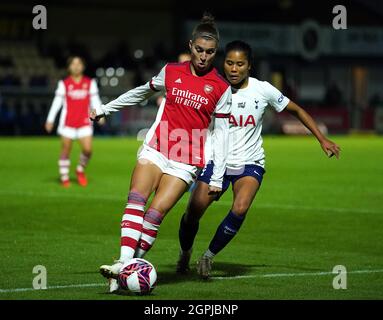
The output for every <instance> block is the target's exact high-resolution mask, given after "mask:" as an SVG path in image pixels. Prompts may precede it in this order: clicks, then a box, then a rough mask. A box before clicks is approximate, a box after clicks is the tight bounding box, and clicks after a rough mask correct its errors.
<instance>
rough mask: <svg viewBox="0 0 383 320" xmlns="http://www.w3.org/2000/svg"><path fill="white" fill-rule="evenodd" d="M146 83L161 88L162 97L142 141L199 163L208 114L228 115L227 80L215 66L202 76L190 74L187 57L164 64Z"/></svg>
mask: <svg viewBox="0 0 383 320" xmlns="http://www.w3.org/2000/svg"><path fill="white" fill-rule="evenodd" d="M149 85H150V87H151V88H152V89H153V90H156V91H159V90H165V92H166V99H165V102H163V103H162V105H161V107H160V109H159V111H158V114H157V118H156V121H155V122H154V124H153V125H152V127H151V129H150V130H149V132H148V135H147V136H146V139H145V143H146V144H147V145H149V146H150V147H152V148H155V149H156V150H157V151H159V152H161V153H162V154H164V155H165V156H166V157H167V158H168V159H171V160H175V161H178V162H183V163H187V164H191V165H194V166H198V167H203V166H204V165H205V163H204V162H205V161H204V158H205V157H204V145H205V140H206V134H207V130H208V128H209V125H210V122H211V119H212V117H213V116H215V117H229V113H230V105H228V104H227V100H228V98H229V96H230V95H231V92H230V90H231V89H230V85H229V83H228V82H227V81H226V80H225V79H224V78H223V77H222V76H221V75H220V74H219V73H218V71H217V70H216V69H215V68H213V69H212V70H211V71H209V72H208V73H207V74H205V75H203V76H195V75H193V74H192V72H191V68H190V61H187V62H184V63H169V64H167V65H166V66H165V67H164V68H163V69H162V70H161V72H160V73H159V74H158V75H157V76H156V77H154V78H153V79H152V80H151V81H150V83H149Z"/></svg>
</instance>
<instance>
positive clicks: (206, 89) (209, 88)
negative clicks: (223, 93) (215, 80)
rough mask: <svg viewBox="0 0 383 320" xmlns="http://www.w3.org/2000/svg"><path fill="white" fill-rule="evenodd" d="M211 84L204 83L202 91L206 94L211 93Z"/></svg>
mask: <svg viewBox="0 0 383 320" xmlns="http://www.w3.org/2000/svg"><path fill="white" fill-rule="evenodd" d="M213 89H214V88H213V86H211V85H210V84H205V86H204V88H203V91H205V93H206V94H209V93H212V92H213Z"/></svg>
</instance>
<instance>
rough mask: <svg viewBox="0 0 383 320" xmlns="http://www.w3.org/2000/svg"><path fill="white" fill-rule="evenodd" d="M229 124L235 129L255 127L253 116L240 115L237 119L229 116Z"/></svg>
mask: <svg viewBox="0 0 383 320" xmlns="http://www.w3.org/2000/svg"><path fill="white" fill-rule="evenodd" d="M229 123H230V124H232V125H233V126H235V127H247V126H255V125H256V122H255V118H254V116H253V115H251V114H250V115H248V116H244V115H242V114H241V115H240V116H239V117H234V116H233V115H230V119H229Z"/></svg>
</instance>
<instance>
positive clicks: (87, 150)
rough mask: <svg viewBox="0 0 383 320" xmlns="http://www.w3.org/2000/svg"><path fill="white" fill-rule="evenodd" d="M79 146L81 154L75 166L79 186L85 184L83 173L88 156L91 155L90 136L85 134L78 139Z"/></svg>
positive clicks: (86, 183)
mask: <svg viewBox="0 0 383 320" xmlns="http://www.w3.org/2000/svg"><path fill="white" fill-rule="evenodd" d="M79 143H80V146H81V154H80V159H79V163H78V165H77V167H76V176H77V181H78V184H79V185H80V186H83V187H85V186H87V185H88V179H87V178H86V175H85V168H86V166H87V165H88V162H89V160H90V157H91V156H92V136H87V137H83V138H80V139H79Z"/></svg>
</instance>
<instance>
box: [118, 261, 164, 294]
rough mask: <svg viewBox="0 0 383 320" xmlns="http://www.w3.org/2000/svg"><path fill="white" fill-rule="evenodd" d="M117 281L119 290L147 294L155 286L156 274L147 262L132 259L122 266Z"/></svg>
mask: <svg viewBox="0 0 383 320" xmlns="http://www.w3.org/2000/svg"><path fill="white" fill-rule="evenodd" d="M117 281H118V284H119V286H120V288H121V289H124V290H128V291H130V292H133V293H135V294H140V295H144V294H149V293H150V292H152V290H153V289H154V287H155V286H156V284H157V272H156V269H155V268H154V266H153V265H152V264H151V263H150V262H149V261H146V260H144V259H139V258H134V259H131V260H129V261H128V262H127V263H125V264H124V265H123V266H122V268H121V271H120V273H119V274H118V277H117Z"/></svg>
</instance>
